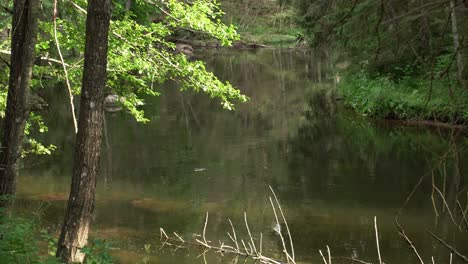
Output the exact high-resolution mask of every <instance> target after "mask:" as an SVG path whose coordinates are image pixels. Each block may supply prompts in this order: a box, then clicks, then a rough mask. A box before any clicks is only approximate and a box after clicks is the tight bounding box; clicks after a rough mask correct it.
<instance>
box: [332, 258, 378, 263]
mask: <svg viewBox="0 0 468 264" xmlns="http://www.w3.org/2000/svg"><path fill="white" fill-rule="evenodd" d="M333 258H334V259H346V260H350V261H352V262H357V263H361V264H372V263H370V262H365V261H363V260H360V259H355V258H350V257H333Z"/></svg>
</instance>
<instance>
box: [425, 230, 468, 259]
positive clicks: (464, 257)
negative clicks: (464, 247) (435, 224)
mask: <svg viewBox="0 0 468 264" xmlns="http://www.w3.org/2000/svg"><path fill="white" fill-rule="evenodd" d="M426 232H427V233H428V234H429V235H431V236H432V237H433V238H435V239H436V240H437V241H439V242H440V243H441V244H442V245H444V246H446V247H447V248H448V249H450V250H451V251H452V252H453V253H455V255H457V256H458V257H460V258H461V259H462V260H463V261H465V262H467V263H468V258H467V257H466V256H465V255H462V254H461V253H460V252H458V251H457V250H456V249H455V248H454V247H452V246H450V245H449V244H447V243H446V242H445V241H444V240H442V239H441V238H439V237H438V236H436V235H434V234H433V233H432V232H431V231H426Z"/></svg>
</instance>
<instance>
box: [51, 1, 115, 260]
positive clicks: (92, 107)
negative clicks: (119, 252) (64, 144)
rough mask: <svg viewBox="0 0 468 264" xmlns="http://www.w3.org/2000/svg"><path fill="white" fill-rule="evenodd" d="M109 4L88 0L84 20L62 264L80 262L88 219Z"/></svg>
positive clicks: (97, 155)
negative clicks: (74, 142) (71, 171)
mask: <svg viewBox="0 0 468 264" xmlns="http://www.w3.org/2000/svg"><path fill="white" fill-rule="evenodd" d="M110 6H111V2H110V0H90V1H89V2H88V15H87V18H86V43H85V54H84V57H85V61H84V71H83V83H82V89H81V103H80V116H79V120H78V134H77V137H76V145H75V158H74V167H73V178H72V184H71V191H70V196H69V199H68V206H67V211H66V214H65V219H64V223H63V226H62V232H61V234H60V239H59V242H58V247H57V257H59V258H60V259H61V260H62V261H64V262H65V263H70V262H83V260H84V257H85V256H84V253H83V252H81V249H82V248H83V247H84V246H86V244H87V240H88V230H89V226H90V222H91V215H92V213H93V210H94V194H95V188H96V178H97V175H98V170H99V159H100V152H101V142H102V128H103V120H104V90H105V85H106V79H107V71H106V67H107V49H108V33H109V24H110Z"/></svg>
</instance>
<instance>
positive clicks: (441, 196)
mask: <svg viewBox="0 0 468 264" xmlns="http://www.w3.org/2000/svg"><path fill="white" fill-rule="evenodd" d="M432 187H433V188H434V189H435V190H436V191H437V193H438V194H439V195H440V198H441V199H442V201H443V202H444V205H445V207H446V208H447V211H448V213H449V215H450V219H452V222H453V223H454V224H455V225H457V222H456V221H455V218H453V215H452V211H451V210H450V207H449V205H448V203H447V201H446V200H445V197H444V195H443V194H442V192H441V191H440V190H439V188H437V186H435V185H433V186H432Z"/></svg>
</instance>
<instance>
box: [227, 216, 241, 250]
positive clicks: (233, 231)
mask: <svg viewBox="0 0 468 264" xmlns="http://www.w3.org/2000/svg"><path fill="white" fill-rule="evenodd" d="M228 220H229V224H230V225H231V228H232V235H233V236H234V237H232V236H231V235H230V234H229V232H228V235H229V237H231V239H232V241H233V242H234V244H236V250H237V251H239V243H238V242H237V235H236V230H235V229H234V225H233V224H232V221H231V219H228Z"/></svg>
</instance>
